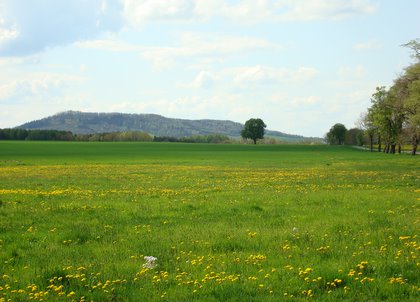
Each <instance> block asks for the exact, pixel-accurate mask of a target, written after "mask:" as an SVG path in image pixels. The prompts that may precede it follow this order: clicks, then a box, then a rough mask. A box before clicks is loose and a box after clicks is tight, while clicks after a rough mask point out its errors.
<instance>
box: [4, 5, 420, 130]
mask: <svg viewBox="0 0 420 302" xmlns="http://www.w3.org/2000/svg"><path fill="white" fill-rule="evenodd" d="M419 11H420V1H418V0H404V1H395V0H380V1H379V0H243V1H240V0H60V1H57V0H0V128H6V127H14V126H17V125H19V124H22V123H24V122H27V121H30V120H34V119H40V118H43V117H46V116H49V115H53V114H55V113H57V112H61V111H66V110H80V111H88V112H92V111H93V112H127V113H157V114H161V115H164V116H167V117H176V118H188V119H229V120H234V121H237V122H242V123H243V122H245V121H246V120H247V119H249V118H251V117H259V118H262V119H263V120H264V121H265V122H266V124H267V125H268V128H269V129H272V130H279V131H283V132H287V133H292V134H300V135H305V136H323V135H324V133H325V132H327V131H328V129H329V128H330V127H331V125H332V124H334V123H336V122H341V123H344V124H345V125H346V126H347V127H353V126H354V122H355V121H356V120H357V119H358V117H359V115H360V113H361V112H362V111H364V110H366V108H367V107H368V106H369V103H370V95H371V94H372V93H373V92H374V91H375V87H376V86H378V85H386V86H387V85H390V84H392V81H393V79H395V77H396V76H398V74H399V73H400V72H401V71H402V70H403V68H404V67H405V66H407V65H409V64H410V62H412V59H411V58H410V53H409V51H408V50H407V49H406V48H404V47H401V46H400V45H401V44H403V43H406V42H408V41H409V40H412V39H416V38H419V37H420V21H419V20H420V19H419V18H418V12H419Z"/></svg>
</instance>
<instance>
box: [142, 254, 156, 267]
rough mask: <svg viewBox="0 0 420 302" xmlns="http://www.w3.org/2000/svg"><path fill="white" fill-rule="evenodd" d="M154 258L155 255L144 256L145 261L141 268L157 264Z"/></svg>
mask: <svg viewBox="0 0 420 302" xmlns="http://www.w3.org/2000/svg"><path fill="white" fill-rule="evenodd" d="M156 260H157V258H156V257H153V256H144V261H146V263H144V264H143V268H155V267H156V266H157V264H156Z"/></svg>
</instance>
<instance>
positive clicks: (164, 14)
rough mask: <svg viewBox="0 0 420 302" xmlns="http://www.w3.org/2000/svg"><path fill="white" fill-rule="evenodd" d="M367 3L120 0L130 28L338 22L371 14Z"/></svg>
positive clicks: (359, 0)
mask: <svg viewBox="0 0 420 302" xmlns="http://www.w3.org/2000/svg"><path fill="white" fill-rule="evenodd" d="M375 11H376V6H375V5H374V4H372V3H371V1H369V0H311V1H307V0H243V1H239V2H234V3H232V2H230V1H226V0H211V1H208V0H124V14H125V16H126V18H127V20H128V22H129V23H130V24H131V25H134V26H143V25H144V24H145V23H146V22H148V21H199V22H202V21H206V20H208V19H210V18H214V17H223V18H226V19H230V20H234V21H240V22H244V23H255V22H276V21H313V20H340V19H343V18H348V17H353V16H357V15H365V14H371V13H373V12H375Z"/></svg>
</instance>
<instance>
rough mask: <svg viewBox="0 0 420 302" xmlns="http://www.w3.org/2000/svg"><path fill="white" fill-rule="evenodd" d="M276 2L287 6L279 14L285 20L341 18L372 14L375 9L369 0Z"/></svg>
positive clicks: (289, 0) (296, 0)
mask: <svg viewBox="0 0 420 302" xmlns="http://www.w3.org/2000/svg"><path fill="white" fill-rule="evenodd" d="M278 3H279V5H280V6H281V5H282V4H284V5H285V6H287V7H288V8H289V9H288V11H286V12H285V13H284V14H283V15H282V16H281V19H283V20H285V21H316V20H341V19H345V18H350V17H354V16H358V15H367V14H372V13H374V12H375V11H376V9H377V7H376V5H374V4H372V3H371V1H369V0H311V1H306V0H285V1H279V2H278Z"/></svg>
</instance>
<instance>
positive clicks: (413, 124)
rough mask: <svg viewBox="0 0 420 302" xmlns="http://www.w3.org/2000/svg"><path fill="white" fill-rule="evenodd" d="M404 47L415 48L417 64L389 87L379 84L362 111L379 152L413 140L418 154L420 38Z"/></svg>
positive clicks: (370, 136)
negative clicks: (368, 103)
mask: <svg viewBox="0 0 420 302" xmlns="http://www.w3.org/2000/svg"><path fill="white" fill-rule="evenodd" d="M404 46H406V47H409V48H410V49H411V50H412V51H413V53H414V54H413V57H414V58H415V63H413V64H412V65H410V66H408V67H407V68H405V70H404V72H403V73H402V74H401V75H400V76H399V77H398V78H397V79H395V81H394V84H393V85H392V86H391V87H390V88H388V89H387V88H386V87H384V86H381V87H377V88H376V92H375V93H374V94H373V95H372V98H371V102H372V105H371V107H370V108H369V109H368V110H367V112H366V113H364V114H363V116H362V118H361V120H360V125H361V126H362V127H363V129H364V130H365V131H366V133H367V135H368V137H369V145H370V149H371V151H373V145H374V143H375V142H376V143H377V145H378V151H379V152H380V151H382V144H383V146H384V149H383V151H384V152H385V153H395V152H397V150H396V149H397V147H398V152H401V145H403V144H405V143H407V142H409V143H411V146H412V148H411V154H412V155H415V154H416V152H417V146H418V144H419V139H420V40H413V41H410V42H409V43H407V44H405V45H404Z"/></svg>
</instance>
